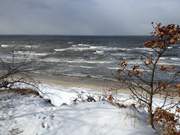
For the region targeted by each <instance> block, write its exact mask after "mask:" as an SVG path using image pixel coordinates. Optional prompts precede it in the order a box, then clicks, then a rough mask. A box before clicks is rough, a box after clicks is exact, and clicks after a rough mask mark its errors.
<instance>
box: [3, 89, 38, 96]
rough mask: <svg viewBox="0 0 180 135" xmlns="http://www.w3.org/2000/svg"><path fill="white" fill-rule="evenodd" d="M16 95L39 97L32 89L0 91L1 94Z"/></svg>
mask: <svg viewBox="0 0 180 135" xmlns="http://www.w3.org/2000/svg"><path fill="white" fill-rule="evenodd" d="M5 92H7V93H16V94H19V95H34V96H40V95H39V93H38V92H37V91H35V90H33V89H11V90H9V89H8V90H0V94H1V93H5Z"/></svg>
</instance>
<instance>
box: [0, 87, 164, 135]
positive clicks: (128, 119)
mask: <svg viewBox="0 0 180 135" xmlns="http://www.w3.org/2000/svg"><path fill="white" fill-rule="evenodd" d="M15 87H21V88H25V87H28V86H26V85H20V84H16V86H15ZM38 91H39V93H40V96H41V97H42V98H40V97H37V96H33V95H17V94H13V93H11V94H10V93H8V94H7V93H3V94H2V93H1V94H0V108H1V109H0V135H1V134H3V135H9V134H21V135H59V134H60V135H69V134H70V135H79V134H82V135H119V134H123V135H131V134H134V135H153V134H155V131H154V130H152V128H151V127H150V126H148V124H147V121H146V118H147V114H146V111H145V110H144V109H141V110H140V108H139V110H136V109H135V107H133V106H132V104H135V105H136V106H137V105H138V103H137V102H136V101H135V100H134V99H132V98H131V96H130V95H129V94H123V93H119V94H117V95H113V97H114V99H113V100H114V101H115V102H116V103H120V104H124V105H126V106H127V107H126V108H119V107H117V106H115V105H112V104H110V103H108V102H106V101H105V95H108V94H111V93H108V92H104V93H103V92H100V91H95V90H92V89H85V88H77V87H68V88H67V87H64V86H58V85H47V84H39V90H38ZM89 97H91V98H92V99H94V100H92V101H96V102H88V99H89ZM154 103H155V104H154V107H156V106H158V105H160V104H162V103H163V102H162V100H161V99H160V98H155V99H154Z"/></svg>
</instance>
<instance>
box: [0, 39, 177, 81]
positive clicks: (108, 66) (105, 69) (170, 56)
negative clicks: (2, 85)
mask: <svg viewBox="0 0 180 135" xmlns="http://www.w3.org/2000/svg"><path fill="white" fill-rule="evenodd" d="M149 38H150V37H148V36H104V37H103V36H0V57H1V58H4V59H8V58H9V59H10V57H11V53H12V51H13V50H14V54H15V55H16V60H17V61H18V60H21V59H24V58H26V59H27V58H28V59H32V60H34V61H36V63H35V64H34V65H33V66H35V67H36V66H38V67H40V70H38V71H36V72H40V73H49V74H52V75H57V76H58V75H69V76H91V77H95V78H108V79H114V74H115V72H116V70H117V69H118V64H119V61H120V60H122V59H127V60H128V61H129V64H130V65H133V64H141V63H142V61H141V60H140V59H141V57H142V54H145V53H151V52H152V50H150V49H148V48H144V46H143V42H144V41H146V40H148V39H149ZM170 49H171V51H168V52H167V53H166V54H165V55H164V56H163V57H162V58H161V61H160V64H166V65H174V66H178V67H180V45H175V46H172V47H170V48H169V50H170Z"/></svg>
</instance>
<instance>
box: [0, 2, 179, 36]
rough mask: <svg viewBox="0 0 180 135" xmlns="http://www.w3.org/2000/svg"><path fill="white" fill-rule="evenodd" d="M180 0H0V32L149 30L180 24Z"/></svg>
mask: <svg viewBox="0 0 180 135" xmlns="http://www.w3.org/2000/svg"><path fill="white" fill-rule="evenodd" d="M179 5H180V0H0V34H71V35H79V34H85V35H87V34H90V35H92V34H93V35H96V34H98V35H128V34H139V35H142V34H148V33H149V32H150V31H151V30H152V28H151V25H150V23H151V22H152V21H155V22H162V23H178V24H180V17H179V12H180V8H179Z"/></svg>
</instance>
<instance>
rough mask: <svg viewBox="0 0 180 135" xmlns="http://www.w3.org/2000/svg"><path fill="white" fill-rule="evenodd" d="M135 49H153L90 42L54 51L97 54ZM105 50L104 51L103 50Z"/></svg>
mask: <svg viewBox="0 0 180 135" xmlns="http://www.w3.org/2000/svg"><path fill="white" fill-rule="evenodd" d="M133 50H138V51H149V52H151V51H153V50H152V49H150V48H138V47H136V48H122V47H108V46H92V45H89V44H77V45H72V46H71V47H68V48H55V49H54V51H56V52H63V51H95V53H97V54H100V53H101V54H102V53H104V52H105V51H133ZM102 51H104V52H102Z"/></svg>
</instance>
